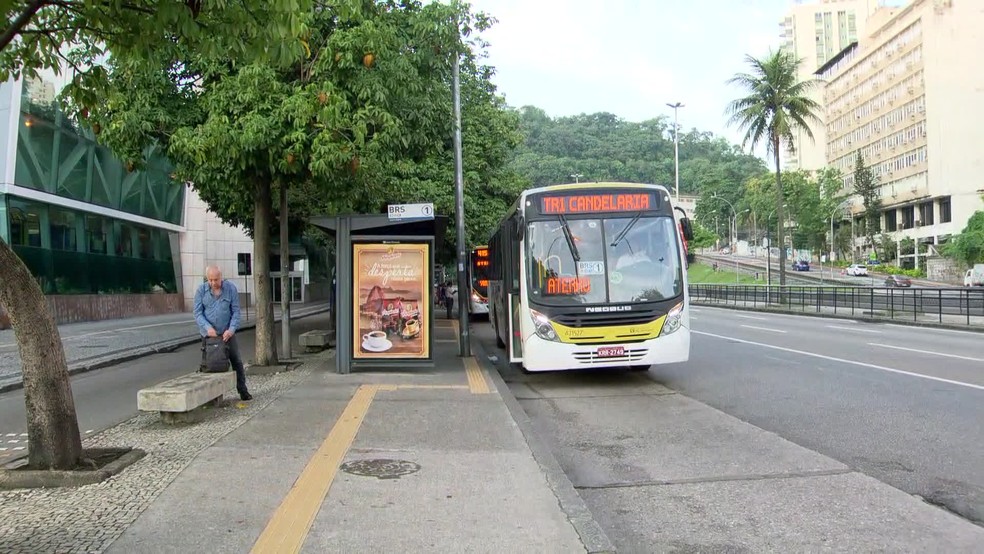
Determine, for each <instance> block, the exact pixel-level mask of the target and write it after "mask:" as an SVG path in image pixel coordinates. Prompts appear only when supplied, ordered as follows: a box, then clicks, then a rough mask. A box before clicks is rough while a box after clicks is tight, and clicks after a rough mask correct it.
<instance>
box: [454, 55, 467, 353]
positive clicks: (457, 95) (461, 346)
mask: <svg viewBox="0 0 984 554" xmlns="http://www.w3.org/2000/svg"><path fill="white" fill-rule="evenodd" d="M460 58H461V55H460V54H458V53H455V55H454V68H453V72H454V192H455V194H454V196H455V210H454V212H455V213H454V219H455V227H456V228H457V231H458V233H457V234H458V331H459V333H460V334H459V337H458V352H459V353H460V355H461V356H462V357H467V356H471V339H470V337H469V332H468V304H466V303H467V302H468V300H469V296H470V295H469V290H468V289H469V286H468V274H467V272H466V271H465V262H466V260H467V259H468V256H467V251H466V247H465V186H464V180H465V178H464V174H463V171H462V168H461V90H460V84H459V78H458V73H459V71H460V69H459V59H460Z"/></svg>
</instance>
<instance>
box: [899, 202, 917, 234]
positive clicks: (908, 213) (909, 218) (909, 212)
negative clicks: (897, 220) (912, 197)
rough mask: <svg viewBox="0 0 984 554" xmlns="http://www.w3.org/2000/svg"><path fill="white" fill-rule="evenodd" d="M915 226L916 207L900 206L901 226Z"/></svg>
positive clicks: (909, 227)
mask: <svg viewBox="0 0 984 554" xmlns="http://www.w3.org/2000/svg"><path fill="white" fill-rule="evenodd" d="M915 226H916V207H915V206H906V207H904V208H902V227H903V228H905V229H912V228H913V227H915Z"/></svg>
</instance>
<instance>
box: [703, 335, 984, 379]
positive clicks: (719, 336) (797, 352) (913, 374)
mask: <svg viewBox="0 0 984 554" xmlns="http://www.w3.org/2000/svg"><path fill="white" fill-rule="evenodd" d="M691 333H695V334H698V335H705V336H708V337H714V338H718V339H724V340H731V341H735V342H740V343H744V344H751V345H753V346H761V347H763V348H771V349H773V350H782V351H783V352H792V353H793V354H801V355H803V356H812V357H814V358H820V359H822V360H829V361H832V362H840V363H844V364H852V365H857V366H861V367H867V368H871V369H880V370H882V371H887V372H889V373H897V374H899V375H908V376H910V377H918V378H920V379H928V380H930V381H938V382H940V383H948V384H951V385H957V386H960V387H967V388H971V389H977V390H984V386H982V385H975V384H972V383H964V382H963V381H954V380H952V379H943V378H942V377H933V376H931V375H923V374H921V373H913V372H911V371H904V370H901V369H894V368H891V367H885V366H881V365H875V364H869V363H867V362H859V361H856V360H846V359H844V358H836V357H834V356H826V355H824V354H817V353H816V352H807V351H805V350H796V349H795V348H786V347H784V346H776V345H774V344H765V343H763V342H755V341H751V340H745V339H739V338H735V337H727V336H724V335H717V334H714V333H707V332H704V331H691Z"/></svg>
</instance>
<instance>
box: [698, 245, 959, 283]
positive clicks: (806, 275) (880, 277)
mask: <svg viewBox="0 0 984 554" xmlns="http://www.w3.org/2000/svg"><path fill="white" fill-rule="evenodd" d="M698 256H700V257H702V258H705V259H708V260H714V261H717V262H718V263H719V264H720V265H721V268H722V270H727V269H728V267H729V265H730V267H731V268H732V270H733V268H734V266H735V256H734V255H731V254H727V255H725V254H716V253H714V254H711V253H708V254H698ZM737 261H738V263H739V264H741V265H744V266H746V267H745V268H742V271H743V272H746V273H747V272H748V269H747V266H756V267H758V268H760V269H761V270H762V271H764V270H765V267H766V261H765V258H764V257H755V256H738V257H737ZM786 264H787V266H786V279H787V280H789V281H792V282H793V284H800V283H804V282H808V283H811V284H820V282H821V279H822V280H823V281H824V282H825V283H827V282H831V281H833V282H837V283H843V284H847V285H852V286H858V287H870V286H875V287H881V286H884V285H885V279H886V277H888V274H886V273H882V272H880V271H879V270H878V268H879V266H872V267H869V268H868V271H869V273H868V275H865V276H854V275H846V274H844V275H842V274H841V273H840V272H841V268H839V267H831V266H829V265H827V264H823V266H822V267H821V265H820V264H816V263H812V262H811V263H810V270H809V271H796V270H794V269H792V267H791V266H792V262H791V261H789V260H787V261H786ZM772 275H773V278H776V277H778V275H779V268H778V260H776V259H773V260H772ZM960 286H961V283H943V282H937V281H929V280H927V279H912V287H913V288H940V287H944V288H949V287H956V288H960Z"/></svg>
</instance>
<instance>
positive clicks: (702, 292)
mask: <svg viewBox="0 0 984 554" xmlns="http://www.w3.org/2000/svg"><path fill="white" fill-rule="evenodd" d="M690 299H691V302H693V303H695V304H708V305H714V304H717V305H722V304H723V305H730V306H744V307H749V308H753V309H756V308H760V309H771V310H778V311H788V312H808V311H809V312H814V313H821V314H823V313H829V314H833V315H845V316H846V315H850V316H851V317H869V318H873V319H888V320H906V321H913V322H916V323H920V322H922V323H941V324H950V325H962V326H972V327H984V288H925V289H923V288H911V289H909V288H894V287H852V286H842V285H834V286H829V285H828V286H803V285H786V286H778V285H773V286H767V285H719V284H713V285H711V284H696V283H691V284H690Z"/></svg>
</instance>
